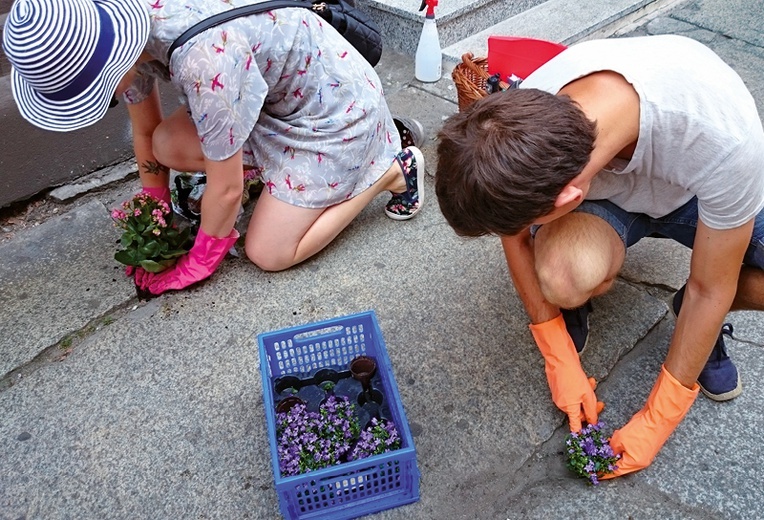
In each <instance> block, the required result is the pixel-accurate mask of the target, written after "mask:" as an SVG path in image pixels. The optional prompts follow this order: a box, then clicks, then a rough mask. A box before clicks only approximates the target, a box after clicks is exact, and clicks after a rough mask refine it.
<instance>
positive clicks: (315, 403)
mask: <svg viewBox="0 0 764 520" xmlns="http://www.w3.org/2000/svg"><path fill="white" fill-rule="evenodd" d="M297 397H298V398H299V399H301V400H302V401H303V402H304V403H305V408H306V409H307V410H308V411H309V412H317V411H318V409H319V408H320V407H321V403H322V402H324V399H326V391H325V390H323V389H322V388H321V387H318V386H316V385H308V386H303V387H302V388H300V391H299V392H297Z"/></svg>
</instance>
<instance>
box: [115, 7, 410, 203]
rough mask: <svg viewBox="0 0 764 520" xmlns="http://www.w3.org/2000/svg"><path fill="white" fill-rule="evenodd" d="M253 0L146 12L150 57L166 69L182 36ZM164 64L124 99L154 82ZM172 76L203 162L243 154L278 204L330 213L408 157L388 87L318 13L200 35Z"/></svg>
mask: <svg viewBox="0 0 764 520" xmlns="http://www.w3.org/2000/svg"><path fill="white" fill-rule="evenodd" d="M250 3H254V2H247V1H246V0H226V1H225V2H224V1H211V0H183V1H179V0H164V1H163V2H162V0H159V1H155V2H150V1H149V0H146V6H147V8H148V10H149V13H150V15H151V35H150V37H149V41H148V44H147V46H146V50H147V51H148V52H149V53H150V54H151V55H152V56H153V57H155V58H156V59H157V60H158V61H159V62H162V63H163V64H164V65H168V64H167V63H164V62H165V60H166V53H167V49H168V48H169V46H170V45H171V43H172V42H173V41H174V40H175V39H176V38H177V37H178V36H180V34H181V33H182V32H183V31H185V30H186V29H187V28H189V27H190V26H192V25H194V24H195V23H197V22H199V21H201V20H203V19H205V18H208V17H210V16H212V15H214V14H216V13H219V12H222V11H226V10H229V9H232V8H234V7H239V6H241V5H246V4H250ZM156 65H157V64H154V66H153V67H148V66H147V67H142V68H141V73H142V75H141V76H140V77H139V78H138V79H137V80H136V81H135V82H134V84H133V85H132V87H131V88H130V89H128V91H127V92H126V93H125V96H124V97H125V100H126V102H128V103H137V102H139V101H141V100H142V99H144V98H145V97H146V96H147V95H148V93H149V92H150V91H151V88H152V87H153V82H154V78H155V77H156V76H157V75H158V74H157V67H156ZM169 71H170V76H169V77H170V79H171V81H172V82H173V84H175V85H176V86H177V87H178V88H179V89H180V91H181V92H182V96H183V100H184V102H185V104H186V105H187V107H188V111H189V117H191V118H192V119H193V122H194V124H195V126H196V128H197V133H198V135H199V140H200V142H201V146H202V151H203V153H204V155H205V156H206V157H207V158H208V159H211V160H215V161H220V160H224V159H227V158H229V157H231V156H232V155H233V154H235V153H236V152H237V151H238V150H239V149H242V151H243V158H244V164H245V165H248V166H249V167H251V169H253V170H254V171H255V172H256V174H257V176H258V177H260V179H261V180H262V182H263V183H264V185H265V189H267V190H268V192H269V193H270V194H271V195H273V196H274V197H276V198H277V199H279V200H281V201H284V202H287V203H289V204H293V205H296V206H301V207H307V208H325V207H328V206H331V205H334V204H337V203H340V202H342V201H344V200H347V199H349V198H352V197H354V196H356V195H358V194H359V193H361V192H363V191H364V190H366V189H367V188H369V187H370V186H371V185H372V184H374V183H375V182H376V181H377V180H378V179H379V178H380V177H381V176H382V174H383V173H384V172H385V171H386V170H387V169H388V168H389V167H390V165H391V164H392V162H393V160H394V158H395V155H396V154H397V153H398V152H399V151H400V138H399V136H398V132H397V130H396V128H395V125H394V123H393V120H392V116H391V115H390V111H389V109H388V107H387V103H386V101H385V98H384V93H383V89H382V83H381V81H380V79H379V77H378V76H377V74H376V72H375V71H374V69H373V67H372V66H371V65H370V64H369V63H368V62H367V61H366V60H365V59H364V58H363V56H361V55H360V54H359V53H358V51H357V50H356V49H355V48H354V47H353V46H352V45H351V44H350V43H348V42H347V40H345V39H344V38H343V37H342V36H341V35H340V34H339V33H338V32H337V31H335V30H334V28H333V27H331V26H330V25H329V24H328V23H326V22H325V21H324V20H323V19H322V18H320V17H319V16H318V15H316V14H314V13H312V12H311V11H310V10H308V9H303V8H286V9H278V10H273V11H269V12H265V13H260V14H256V15H250V16H246V17H240V18H236V19H234V20H231V21H229V22H226V23H224V24H221V25H219V26H217V27H214V28H211V29H208V30H207V31H205V32H203V33H200V34H198V35H197V36H195V37H193V38H192V39H191V40H189V41H188V42H186V43H185V44H184V45H183V46H181V47H179V48H178V49H176V51H175V52H174V53H173V56H172V61H171V63H170V64H169Z"/></svg>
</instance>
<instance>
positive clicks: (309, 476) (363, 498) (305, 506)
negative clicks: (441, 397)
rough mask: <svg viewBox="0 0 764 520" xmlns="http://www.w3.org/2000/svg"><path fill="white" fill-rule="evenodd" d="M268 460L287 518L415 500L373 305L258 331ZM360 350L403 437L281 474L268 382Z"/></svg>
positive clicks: (408, 442)
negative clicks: (362, 453)
mask: <svg viewBox="0 0 764 520" xmlns="http://www.w3.org/2000/svg"><path fill="white" fill-rule="evenodd" d="M257 340H258V344H259V346H260V372H261V374H262V378H263V393H264V397H265V399H264V402H265V415H266V420H267V424H268V440H269V444H270V448H271V466H272V469H273V474H274V477H275V481H276V492H277V493H278V496H279V504H280V507H281V513H282V514H283V515H284V517H285V518H289V519H293V520H296V519H327V520H340V519H345V518H356V517H359V516H363V515H367V514H371V513H376V512H378V511H382V510H384V509H390V508H393V507H397V506H401V505H404V504H410V503H412V502H416V501H417V500H419V468H418V467H417V464H416V451H415V448H414V441H413V439H412V437H411V429H410V428H409V423H408V420H407V419H406V413H405V412H404V410H403V405H402V403H401V398H400V395H399V393H398V386H397V384H396V383H395V378H394V376H393V372H392V367H391V365H390V358H389V357H388V355H387V350H386V348H385V341H384V339H383V338H382V332H381V331H380V329H379V324H378V323H377V318H376V316H375V314H374V312H373V311H368V312H363V313H359V314H353V315H349V316H342V317H339V318H334V319H331V320H326V321H322V322H318V323H311V324H308V325H302V326H299V327H291V328H288V329H283V330H279V331H274V332H266V333H263V334H260V335H258V337H257ZM359 355H367V356H372V357H374V358H375V359H376V361H377V373H378V374H379V376H380V377H381V380H382V389H383V393H384V398H385V401H386V402H387V403H388V404H389V406H390V411H391V414H392V418H393V421H394V422H395V426H396V427H397V429H398V432H399V434H400V436H401V448H400V449H398V450H394V451H390V452H387V453H384V454H382V455H374V456H372V457H368V458H365V459H361V460H355V461H351V462H346V463H342V464H339V465H337V466H331V467H328V468H323V469H320V470H315V471H310V472H307V473H304V474H302V475H295V476H291V477H282V476H281V473H280V471H279V461H278V453H277V441H276V412H275V408H274V402H275V399H274V390H273V381H274V380H275V379H276V378H278V377H281V376H284V375H293V376H297V377H300V378H304V377H310V376H311V375H312V374H313V373H315V372H316V371H317V370H319V369H321V368H329V367H332V368H334V367H337V366H342V367H345V366H347V365H348V364H349V363H350V361H351V360H352V359H353V358H355V357H356V356H359Z"/></svg>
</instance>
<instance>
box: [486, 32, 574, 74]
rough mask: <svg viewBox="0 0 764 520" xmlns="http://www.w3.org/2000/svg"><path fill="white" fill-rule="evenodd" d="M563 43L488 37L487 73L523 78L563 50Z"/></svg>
mask: <svg viewBox="0 0 764 520" xmlns="http://www.w3.org/2000/svg"><path fill="white" fill-rule="evenodd" d="M565 49H566V47H565V45H562V44H559V43H554V42H549V41H546V40H537V39H535V38H523V37H518V36H489V37H488V74H491V75H493V74H496V73H497V72H498V73H499V74H501V79H502V81H506V80H507V77H508V76H511V75H512V74H514V75H515V76H517V77H519V78H521V79H525V78H527V77H528V76H530V74H531V73H532V72H533V71H534V70H536V69H537V68H539V67H540V66H541V65H543V64H544V63H546V62H547V61H549V60H550V59H552V58H554V57H555V56H557V55H558V54H560V53H561V52H562V51H563V50H565Z"/></svg>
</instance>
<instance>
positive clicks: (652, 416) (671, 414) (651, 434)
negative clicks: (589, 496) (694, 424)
mask: <svg viewBox="0 0 764 520" xmlns="http://www.w3.org/2000/svg"><path fill="white" fill-rule="evenodd" d="M699 389H700V387H699V386H698V385H697V383H696V384H695V386H694V387H693V388H692V389H690V388H687V387H685V386H684V385H682V383H680V382H679V381H677V380H676V379H674V376H672V375H671V374H670V373H669V371H668V370H666V367H665V366H662V367H661V373H660V375H659V376H658V379H657V380H656V381H655V385H654V386H653V389H652V391H651V392H650V395H649V397H648V398H647V403H645V406H644V408H642V409H641V410H640V411H638V412H637V413H636V414H634V417H632V418H631V420H630V421H629V422H628V424H626V426H624V427H623V428H621V429H620V430H616V431H615V432H614V433H613V437H612V438H611V439H610V447H611V448H613V453H615V454H616V455H618V454H621V460H619V461H618V469H617V470H616V471H615V473H608V474H607V475H603V476H602V477H600V480H602V479H609V478H613V477H620V476H621V475H625V474H627V473H632V472H634V471H639V470H641V469H644V468H646V467H647V466H649V465H650V463H652V461H653V459H654V458H655V456H656V455H658V452H659V451H660V450H661V448H662V447H663V445H664V444H665V443H666V441H667V440H668V438H669V436H670V435H671V434H672V432H673V431H674V430H675V429H676V427H677V426H679V423H680V422H682V419H684V416H685V415H687V412H689V411H690V407H691V406H692V403H694V402H695V398H696V397H697V396H698V390H699Z"/></svg>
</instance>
